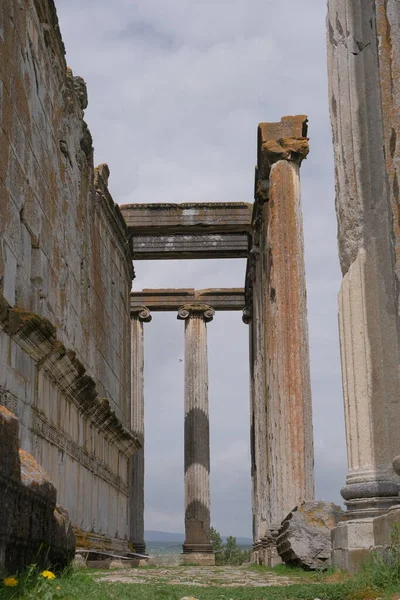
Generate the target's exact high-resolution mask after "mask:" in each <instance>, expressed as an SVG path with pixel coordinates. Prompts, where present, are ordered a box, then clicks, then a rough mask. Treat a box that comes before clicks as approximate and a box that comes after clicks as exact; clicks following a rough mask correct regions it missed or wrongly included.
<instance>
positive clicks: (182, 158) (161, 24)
mask: <svg viewBox="0 0 400 600" xmlns="http://www.w3.org/2000/svg"><path fill="white" fill-rule="evenodd" d="M56 3H57V6H58V13H59V18H60V25H61V31H62V34H63V38H64V41H65V44H66V48H67V59H68V64H69V66H70V67H71V68H72V69H73V71H74V73H75V74H76V75H81V76H82V77H84V79H85V80H86V81H87V83H88V90H89V108H88V109H87V111H86V120H87V121H88V123H89V126H90V129H91V131H92V134H93V138H94V145H95V157H96V162H97V163H102V162H107V163H108V164H109V166H110V169H111V179H110V189H111V192H112V194H113V197H114V200H115V201H116V202H118V203H120V204H124V203H131V202H198V201H207V202H212V201H246V202H251V201H252V200H253V198H252V195H253V174H254V164H255V160H256V129H257V124H258V123H259V122H260V121H277V120H279V119H280V117H281V116H283V115H291V114H307V115H308V116H309V120H310V129H309V135H310V138H311V149H312V152H311V154H310V157H309V158H308V160H307V161H306V162H305V163H303V167H302V193H303V210H304V231H305V246H306V269H307V285H308V310H309V328H310V345H311V375H312V387H313V404H314V433H315V458H316V461H315V462H316V486H317V497H318V498H323V499H326V500H332V501H337V502H339V501H340V495H339V489H340V487H341V486H342V485H343V483H344V477H345V473H346V453H345V443H344V426H343V408H342V391H341V378H340V364H339V350H338V334H337V292H338V290H339V286H340V280H341V277H340V272H339V264H338V259H337V248H336V220H335V215H334V186H333V173H332V172H333V163H332V160H333V159H332V149H331V133H330V125H329V117H328V102H327V80H326V65H325V62H326V52H325V10H326V7H325V3H324V2H322V1H321V0H307V2H298V0H280V1H279V2H277V1H276V0H275V1H272V0H270V1H268V0H201V1H196V0H135V1H134V2H133V1H132V0H114V1H113V3H112V7H111V5H110V2H109V1H108V0H85V1H84V2H83V1H82V0H58V1H56ZM244 269H245V264H244V261H242V260H237V261H197V262H194V261H180V262H177V261H170V262H155V263H153V264H150V263H147V262H140V263H137V264H136V274H137V278H136V280H135V283H134V286H135V289H138V290H139V289H142V288H144V287H179V286H180V287H196V288H204V287H225V286H242V285H243V283H244ZM208 331H209V365H210V405H211V406H210V413H211V468H212V476H211V494H212V522H213V524H214V526H215V527H216V528H217V529H218V530H219V531H220V532H221V533H222V534H226V535H229V534H233V535H244V536H250V535H251V507H250V457H249V397H248V338H247V336H248V330H247V328H246V326H245V325H243V323H242V321H241V317H240V314H239V313H218V314H217V316H216V318H215V319H214V321H213V322H212V323H211V324H210V325H209V327H208ZM145 335H146V411H147V412H146V444H147V445H146V515H145V518H146V524H145V526H146V529H161V530H164V531H171V532H182V531H183V515H184V508H183V363H181V362H179V359H180V358H182V357H183V323H182V322H179V321H177V320H176V315H174V314H172V313H171V314H167V315H154V318H153V321H152V323H151V324H149V325H146V332H145Z"/></svg>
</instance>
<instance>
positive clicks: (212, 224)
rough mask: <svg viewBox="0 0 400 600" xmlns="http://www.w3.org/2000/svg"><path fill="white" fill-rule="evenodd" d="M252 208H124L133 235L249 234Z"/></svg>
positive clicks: (217, 205)
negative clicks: (160, 233)
mask: <svg viewBox="0 0 400 600" xmlns="http://www.w3.org/2000/svg"><path fill="white" fill-rule="evenodd" d="M251 211H252V205H251V204H250V203H245V202H195V203H191V202H183V203H182V204H167V203H163V204H159V203H158V204H123V205H122V206H121V212H122V215H123V217H124V219H125V222H126V224H127V226H128V228H129V230H130V232H131V233H132V234H141V235H143V234H148V235H151V234H158V233H159V232H160V231H162V234H163V235H167V234H169V233H184V234H193V233H232V232H246V231H247V232H250V230H251Z"/></svg>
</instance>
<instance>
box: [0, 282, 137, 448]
mask: <svg viewBox="0 0 400 600" xmlns="http://www.w3.org/2000/svg"><path fill="white" fill-rule="evenodd" d="M0 325H1V327H2V328H3V330H4V331H5V333H7V334H8V335H9V336H10V337H11V338H12V339H13V340H14V341H15V343H17V344H18V345H19V346H20V347H21V348H22V349H23V350H24V352H26V353H27V354H28V355H29V356H30V357H31V358H32V359H33V360H34V361H35V362H36V363H37V368H38V369H39V370H42V371H44V372H45V373H46V375H47V377H48V378H49V379H50V380H51V381H52V383H53V384H54V385H55V386H57V388H58V389H59V390H60V391H61V392H62V393H63V394H65V395H66V396H68V398H69V399H70V400H71V401H72V402H73V403H74V404H75V406H77V408H78V409H79V411H80V412H81V413H82V414H83V415H84V416H85V417H86V418H87V419H88V420H89V421H90V422H91V423H92V425H93V426H94V427H95V428H96V429H97V430H98V431H101V432H103V434H104V436H105V437H106V438H107V439H108V440H109V441H110V442H112V443H113V444H115V446H117V448H118V449H119V450H120V451H121V452H123V453H124V454H125V455H126V456H130V455H131V454H132V452H133V451H134V449H135V448H136V449H139V448H140V447H141V444H140V442H139V441H138V440H137V439H136V438H135V436H134V435H133V434H132V432H131V431H129V430H128V429H127V428H126V427H125V426H124V425H123V424H122V423H121V421H120V420H119V418H118V417H117V415H116V413H115V411H114V410H113V409H112V408H111V406H110V403H109V401H108V399H107V398H100V397H99V395H98V392H97V388H96V382H95V380H94V379H93V378H92V377H91V376H90V375H89V374H88V373H87V371H86V369H85V367H84V366H83V364H82V363H81V362H80V360H79V359H78V358H77V356H76V353H75V352H73V351H72V350H69V349H67V348H65V346H64V344H62V342H61V341H60V340H58V339H57V330H56V328H55V327H54V326H53V325H52V323H50V321H49V320H48V319H46V318H44V317H42V316H40V315H37V314H35V313H32V312H28V311H25V310H22V309H19V308H10V307H9V306H8V304H7V302H6V301H5V299H4V297H3V296H2V295H1V294H0Z"/></svg>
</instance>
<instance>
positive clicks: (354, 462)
mask: <svg viewBox="0 0 400 600" xmlns="http://www.w3.org/2000/svg"><path fill="white" fill-rule="evenodd" d="M391 27H392V28H391ZM386 30H387V31H386ZM385 32H386V33H385ZM390 37H391V40H390ZM390 43H392V44H393V46H392V49H390ZM399 52H400V8H399V4H398V2H397V1H391V0H389V1H385V2H383V1H381V0H329V2H328V71H329V88H330V89H329V91H330V108H331V121H332V130H333V145H334V154H335V167H336V168H335V173H336V209H337V219H338V241H339V256H340V263H341V268H342V274H343V282H342V287H341V290H340V294H339V326H340V346H341V360H342V377H343V395H344V405H345V421H346V438H347V455H348V475H347V479H346V485H345V487H344V488H343V490H342V495H343V497H344V498H345V500H346V504H347V507H348V510H349V516H351V517H353V518H362V517H368V516H376V515H379V514H382V513H384V512H385V511H387V509H388V508H389V507H391V506H393V505H397V504H399V502H400V499H399V496H398V492H399V482H400V479H399V477H398V476H397V475H396V474H395V472H394V470H393V467H392V460H393V458H394V457H395V456H397V455H399V454H400V437H399V435H398V430H399V424H400V387H399V359H400V353H399V332H398V318H397V310H398V290H397V282H396V275H395V271H396V269H395V265H396V252H395V249H396V235H395V231H397V229H398V223H397V211H398V201H399V191H398V190H399V187H398V180H396V172H397V171H396V169H397V168H398V166H399V165H398V164H397V166H396V164H395V162H396V161H394V160H393V159H394V158H395V157H396V156H397V157H398V156H399V150H398V146H399V145H398V141H397V139H398V134H399V133H400V131H399V119H398V115H399V111H398V109H399V102H400V95H399V79H398V71H399V65H398V63H397V62H396V57H397V58H398V56H399ZM390 72H391V75H390ZM396 73H397V76H396ZM391 77H393V79H391ZM390 81H391V83H390ZM388 82H389V83H388ZM385 149H386V152H385ZM397 163H398V161H397ZM396 181H397V183H396ZM393 213H394V214H395V215H396V218H395V223H394V222H393Z"/></svg>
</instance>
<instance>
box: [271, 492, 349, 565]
mask: <svg viewBox="0 0 400 600" xmlns="http://www.w3.org/2000/svg"><path fill="white" fill-rule="evenodd" d="M345 518H346V515H345V513H344V512H343V511H342V509H341V508H340V507H339V506H337V505H336V504H333V503H332V502H322V501H319V502H307V503H305V504H302V505H301V506H298V507H296V508H295V509H294V510H292V511H291V512H290V513H289V515H288V516H287V517H286V518H285V519H284V521H283V522H282V525H281V528H280V529H279V533H278V538H277V550H278V553H279V555H280V557H281V559H282V560H283V561H284V562H285V563H286V564H288V565H293V566H300V567H303V568H305V569H309V570H317V569H326V568H328V567H329V566H330V564H331V530H332V529H333V528H334V527H336V526H337V525H338V523H339V522H340V521H343V520H344V519H345Z"/></svg>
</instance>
